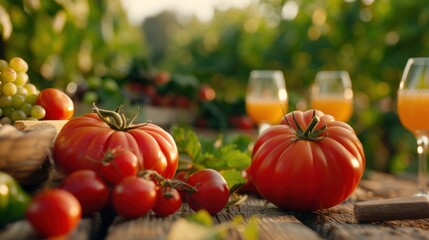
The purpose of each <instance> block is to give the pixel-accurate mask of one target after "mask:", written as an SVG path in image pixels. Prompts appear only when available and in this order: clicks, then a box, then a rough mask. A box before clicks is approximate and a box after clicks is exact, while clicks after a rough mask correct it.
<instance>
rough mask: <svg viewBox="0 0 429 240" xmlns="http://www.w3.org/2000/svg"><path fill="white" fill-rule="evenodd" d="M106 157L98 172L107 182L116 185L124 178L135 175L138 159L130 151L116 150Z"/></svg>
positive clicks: (108, 153) (109, 152)
mask: <svg viewBox="0 0 429 240" xmlns="http://www.w3.org/2000/svg"><path fill="white" fill-rule="evenodd" d="M106 155H107V156H106V157H105V159H104V161H103V163H102V165H101V168H100V172H101V175H102V176H103V177H104V179H106V180H107V181H108V182H110V183H113V184H117V183H119V182H120V181H121V180H122V179H124V178H125V177H128V176H136V175H137V172H138V169H139V159H138V158H137V156H136V155H135V154H134V153H133V152H132V151H130V150H125V149H122V148H119V149H118V148H116V149H114V150H112V151H108V152H107V154H106Z"/></svg>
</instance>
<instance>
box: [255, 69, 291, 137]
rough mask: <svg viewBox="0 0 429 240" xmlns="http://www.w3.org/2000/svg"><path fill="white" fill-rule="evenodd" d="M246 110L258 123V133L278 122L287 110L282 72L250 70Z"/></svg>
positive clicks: (286, 97)
mask: <svg viewBox="0 0 429 240" xmlns="http://www.w3.org/2000/svg"><path fill="white" fill-rule="evenodd" d="M246 111H247V113H248V115H249V116H250V117H251V118H252V119H253V121H254V122H255V123H256V124H257V125H258V129H259V133H261V132H262V131H263V130H265V129H266V128H268V127H269V126H271V125H273V124H278V123H280V120H281V119H282V117H283V115H284V114H285V113H286V112H287V111H288V96H287V91H286V84H285V80H284V76H283V73H282V72H281V71H278V70H253V71H251V72H250V76H249V82H248V84H247V92H246Z"/></svg>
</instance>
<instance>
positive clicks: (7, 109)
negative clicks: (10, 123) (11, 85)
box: [3, 107, 15, 117]
mask: <svg viewBox="0 0 429 240" xmlns="http://www.w3.org/2000/svg"><path fill="white" fill-rule="evenodd" d="M13 112H15V108H13V107H5V108H3V116H5V117H10V116H11V115H12V113H13Z"/></svg>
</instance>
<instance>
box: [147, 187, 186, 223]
mask: <svg viewBox="0 0 429 240" xmlns="http://www.w3.org/2000/svg"><path fill="white" fill-rule="evenodd" d="M157 196H158V197H157V200H156V203H155V206H154V207H153V209H152V210H153V211H154V212H155V214H156V215H157V216H160V217H166V216H169V215H171V214H174V213H175V212H177V210H179V208H180V206H182V198H181V197H180V194H179V192H178V191H177V190H176V189H174V188H159V189H158V191H157Z"/></svg>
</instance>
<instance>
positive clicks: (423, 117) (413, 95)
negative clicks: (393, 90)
mask: <svg viewBox="0 0 429 240" xmlns="http://www.w3.org/2000/svg"><path fill="white" fill-rule="evenodd" d="M398 115H399V119H400V120H401V123H402V124H403V125H404V126H405V127H406V128H407V129H408V130H410V131H412V132H413V133H416V131H418V130H422V131H429V89H424V90H399V91H398Z"/></svg>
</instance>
